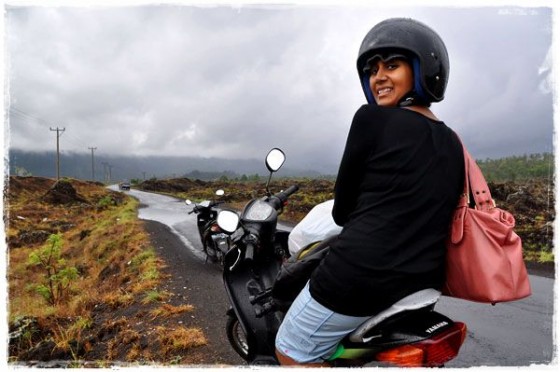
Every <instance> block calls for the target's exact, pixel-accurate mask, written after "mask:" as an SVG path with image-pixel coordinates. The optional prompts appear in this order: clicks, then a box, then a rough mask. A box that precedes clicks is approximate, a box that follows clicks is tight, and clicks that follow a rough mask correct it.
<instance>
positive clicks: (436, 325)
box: [426, 321, 449, 333]
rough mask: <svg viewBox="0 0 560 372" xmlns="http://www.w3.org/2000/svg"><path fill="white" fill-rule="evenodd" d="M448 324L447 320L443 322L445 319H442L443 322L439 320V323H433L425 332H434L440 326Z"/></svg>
mask: <svg viewBox="0 0 560 372" xmlns="http://www.w3.org/2000/svg"><path fill="white" fill-rule="evenodd" d="M448 324H449V323H448V322H445V321H444V322H440V323H438V324H435V325H433V326H431V327H430V328H428V329H426V332H427V333H432V332H434V331H436V330H438V329H440V328H441V327H443V326H446V325H448Z"/></svg>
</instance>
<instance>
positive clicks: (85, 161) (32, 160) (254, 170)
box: [6, 149, 322, 182]
mask: <svg viewBox="0 0 560 372" xmlns="http://www.w3.org/2000/svg"><path fill="white" fill-rule="evenodd" d="M8 167H9V170H8V169H7V170H8V172H9V174H10V175H15V174H19V175H32V176H40V177H51V178H54V177H56V152H54V151H52V152H27V151H22V150H17V149H10V151H9V163H8V164H7V165H6V168H8ZM93 171H94V173H95V180H97V181H102V182H103V181H107V180H109V174H110V181H111V182H117V181H121V180H127V179H128V180H130V179H140V180H143V179H150V178H153V177H156V178H175V177H189V178H199V179H205V180H212V179H217V178H220V177H222V176H225V177H227V178H230V179H235V178H237V177H242V176H243V175H245V176H253V175H256V174H258V175H266V174H267V172H268V171H267V169H266V167H265V165H264V159H242V160H232V159H220V158H201V157H172V156H146V157H135V156H96V155H95V154H94V167H93ZM278 175H279V176H285V177H292V176H293V177H320V176H322V174H321V173H319V172H316V171H312V170H299V169H289V168H282V169H280V171H279V172H278ZM60 176H61V177H72V178H78V179H86V180H91V179H92V178H93V174H92V159H91V154H86V153H64V154H61V155H60Z"/></svg>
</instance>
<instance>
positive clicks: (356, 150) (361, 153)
mask: <svg viewBox="0 0 560 372" xmlns="http://www.w3.org/2000/svg"><path fill="white" fill-rule="evenodd" d="M373 125H374V120H373V116H372V107H371V106H367V105H364V106H362V107H360V109H359V110H358V111H357V112H356V114H355V115H354V119H353V120H352V125H351V126H350V132H349V133H348V138H347V140H346V147H345V148H344V153H343V155H342V160H341V162H340V167H339V169H338V175H337V178H336V183H335V187H334V206H333V212H332V215H333V218H334V221H335V222H336V224H337V225H339V226H344V224H345V223H346V222H348V219H349V217H350V214H351V213H352V212H353V211H354V209H355V207H356V203H357V200H358V196H359V193H360V185H361V182H362V180H363V178H364V172H365V164H366V160H367V158H368V156H369V154H370V153H371V151H372V150H373V140H372V139H373V137H374V135H373V129H374V128H373Z"/></svg>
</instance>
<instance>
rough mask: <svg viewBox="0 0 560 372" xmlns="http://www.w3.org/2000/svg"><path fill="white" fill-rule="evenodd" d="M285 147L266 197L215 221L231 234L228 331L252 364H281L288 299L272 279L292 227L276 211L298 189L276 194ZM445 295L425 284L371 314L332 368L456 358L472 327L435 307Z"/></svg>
mask: <svg viewBox="0 0 560 372" xmlns="http://www.w3.org/2000/svg"><path fill="white" fill-rule="evenodd" d="M284 160H285V155H284V153H283V152H282V151H281V150H280V149H276V148H275V149H272V150H271V151H270V152H269V154H268V156H267V158H266V161H265V163H266V166H267V168H268V170H269V171H270V176H269V178H268V181H267V183H266V195H265V196H263V197H260V198H255V199H253V200H251V201H250V202H249V203H248V204H247V205H246V206H245V207H244V209H243V211H242V213H241V215H239V214H238V213H236V212H235V211H230V210H227V209H224V210H222V211H220V213H219V214H218V217H217V222H218V225H219V226H220V228H221V229H222V230H223V231H224V232H225V233H227V234H230V238H231V248H230V250H229V251H228V253H227V254H226V256H225V262H224V268H223V281H224V286H225V289H226V293H227V296H228V299H229V302H230V305H231V308H230V309H229V310H228V312H227V323H226V334H227V337H228V340H229V342H230V344H231V346H232V347H233V349H234V350H235V351H236V352H237V353H238V354H239V355H240V356H241V357H242V358H243V359H244V360H245V361H247V363H248V364H250V365H278V364H279V363H278V360H277V358H276V356H275V336H276V333H277V331H278V328H279V326H280V324H281V322H282V320H283V317H284V314H285V313H286V311H287V309H288V308H289V303H286V302H285V301H280V300H278V299H277V298H275V296H274V291H273V289H274V284H275V280H276V278H277V275H278V273H279V271H280V269H281V267H282V264H283V262H285V261H286V260H287V258H288V257H289V251H288V244H287V240H288V235H289V231H287V230H282V229H280V228H278V225H277V221H278V215H279V214H281V213H282V209H283V206H284V205H285V204H286V203H287V201H288V198H289V197H290V195H291V194H293V193H294V192H296V191H297V190H298V186H295V185H294V186H291V187H289V188H288V189H286V190H284V191H281V192H278V193H276V194H272V193H271V192H270V190H269V183H270V179H271V177H272V174H273V173H274V172H276V171H277V170H278V169H280V167H281V166H282V164H283V163H284ZM440 295H441V293H440V292H439V291H437V290H436V289H425V290H422V291H419V292H416V293H413V294H411V295H409V296H407V297H405V298H403V299H401V300H400V301H398V302H397V303H395V304H393V305H392V306H391V307H390V308H388V309H386V310H384V311H382V312H381V313H379V314H377V315H375V316H372V317H371V318H370V319H368V320H367V321H366V322H365V323H363V324H362V325H361V326H360V327H358V329H356V330H355V331H353V332H352V333H350V334H349V335H347V336H346V337H345V338H344V339H343V340H342V341H341V342H340V343H339V345H338V347H337V350H336V352H335V354H334V355H333V356H332V357H331V358H330V360H329V363H330V364H331V365H333V366H364V365H370V363H371V364H373V365H389V366H398V367H403V366H417V367H434V366H437V367H441V366H443V365H444V364H445V363H446V362H448V361H449V360H451V359H453V358H455V357H456V356H457V355H458V353H459V349H460V347H461V345H462V344H463V341H464V339H465V336H466V331H467V330H466V325H465V324H464V323H461V322H455V321H453V320H451V319H449V318H448V317H446V316H444V315H442V314H440V313H438V312H436V311H434V307H435V304H436V302H437V301H438V299H439V296H440Z"/></svg>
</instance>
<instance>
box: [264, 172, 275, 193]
mask: <svg viewBox="0 0 560 372" xmlns="http://www.w3.org/2000/svg"><path fill="white" fill-rule="evenodd" d="M272 173H273V172H270V173H269V175H268V180H267V181H266V187H265V188H266V196H270V195H272V194H271V193H270V190H269V189H268V185H269V184H270V180H271V179H272Z"/></svg>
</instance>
